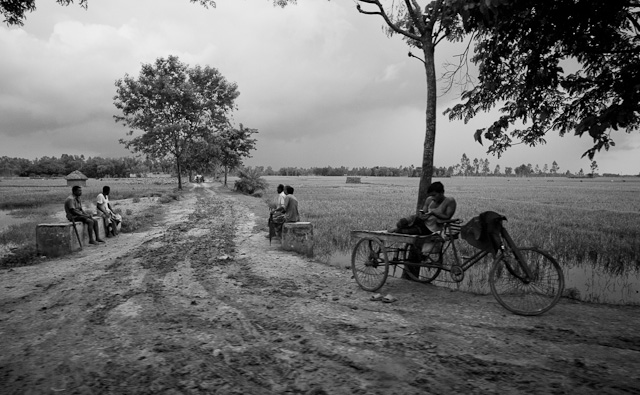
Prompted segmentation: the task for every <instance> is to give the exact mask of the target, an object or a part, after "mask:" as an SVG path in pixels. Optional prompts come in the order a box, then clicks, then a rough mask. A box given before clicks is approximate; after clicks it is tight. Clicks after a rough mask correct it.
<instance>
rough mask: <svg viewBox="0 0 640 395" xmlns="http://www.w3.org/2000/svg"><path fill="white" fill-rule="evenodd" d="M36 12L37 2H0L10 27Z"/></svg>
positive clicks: (67, 0)
mask: <svg viewBox="0 0 640 395" xmlns="http://www.w3.org/2000/svg"><path fill="white" fill-rule="evenodd" d="M189 1H190V2H191V3H199V4H201V5H203V6H204V7H214V8H215V6H216V2H215V1H212V0H189ZM56 3H58V4H60V5H65V6H67V5H69V4H72V3H73V0H56ZM78 4H79V5H80V7H82V8H85V9H86V8H87V7H88V6H89V1H88V0H79V1H78ZM35 10H36V0H2V1H0V15H2V16H3V17H4V20H3V22H4V23H6V24H7V25H9V26H12V25H18V26H22V25H24V20H25V19H26V14H27V13H28V12H33V11H35Z"/></svg>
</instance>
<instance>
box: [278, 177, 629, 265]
mask: <svg viewBox="0 0 640 395" xmlns="http://www.w3.org/2000/svg"><path fill="white" fill-rule="evenodd" d="M266 178H267V180H268V181H269V185H270V186H271V189H272V191H270V192H271V193H270V195H269V196H272V195H273V194H274V193H275V186H276V185H277V184H278V183H283V184H290V185H292V186H293V187H294V188H295V195H296V197H297V198H298V200H299V202H300V203H299V204H300V213H301V217H302V220H303V221H310V222H313V224H314V237H315V240H316V253H317V254H318V255H319V256H320V257H324V256H329V255H331V254H333V253H335V252H336V251H341V252H348V251H349V250H350V249H351V248H352V246H353V243H352V241H351V240H350V234H349V232H350V231H351V230H354V229H367V230H382V229H388V228H390V227H393V225H394V224H395V222H396V221H397V219H398V218H400V217H402V216H406V215H407V214H412V213H414V212H415V207H416V197H417V189H418V182H419V181H418V179H416V178H395V177H389V178H386V177H363V178H362V183H361V184H346V182H345V178H344V177H266ZM434 181H435V180H434ZM439 181H441V182H443V184H444V185H445V193H446V195H448V196H452V197H454V198H455V199H456V200H457V202H458V210H457V212H456V215H455V217H456V218H460V219H462V220H463V221H465V222H466V221H468V220H470V219H471V218H472V217H474V216H476V215H478V214H480V213H481V212H483V211H487V210H492V211H496V212H499V213H501V214H503V215H505V216H506V217H507V219H508V222H507V223H506V226H507V228H508V230H509V232H510V233H511V235H512V237H513V238H514V239H515V240H516V242H517V243H518V244H521V245H537V246H539V247H541V248H543V249H545V250H547V251H549V252H551V253H552V254H553V255H554V256H556V257H557V258H558V259H559V260H562V261H564V262H565V264H571V265H573V264H580V263H586V262H588V263H594V262H595V263H598V264H600V265H602V266H604V267H607V268H610V269H611V270H622V269H624V268H638V267H640V260H639V259H640V225H639V224H640V178H629V179H605V178H596V179H569V178H503V177H487V178H481V177H469V178H463V177H454V178H446V179H439Z"/></svg>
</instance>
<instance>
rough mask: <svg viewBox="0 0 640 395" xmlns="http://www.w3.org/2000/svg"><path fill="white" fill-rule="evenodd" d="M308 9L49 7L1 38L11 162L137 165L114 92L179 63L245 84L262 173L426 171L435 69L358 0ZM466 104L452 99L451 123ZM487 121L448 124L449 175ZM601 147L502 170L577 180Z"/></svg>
mask: <svg viewBox="0 0 640 395" xmlns="http://www.w3.org/2000/svg"><path fill="white" fill-rule="evenodd" d="M298 3H299V4H298V5H297V6H292V7H287V8H285V9H280V8H275V7H273V6H272V4H271V2H270V1H267V0H220V1H219V2H218V6H217V8H216V9H208V10H207V9H204V8H202V7H200V6H198V5H194V4H190V3H189V2H188V1H187V0H136V1H135V2H132V1H130V0H109V1H90V2H89V9H88V10H87V11H85V10H82V9H81V8H80V7H78V6H77V5H72V6H69V7H61V6H59V5H57V4H55V2H42V4H40V3H39V4H38V10H37V11H36V12H35V13H33V14H30V15H29V16H28V19H27V21H26V25H25V27H24V28H7V27H4V26H3V27H0V53H2V54H3V55H2V58H1V59H0V75H2V76H3V78H2V79H0V138H2V145H1V146H0V156H2V155H8V156H18V157H25V158H33V157H35V156H43V155H48V156H51V155H53V156H59V155H60V154H62V153H69V154H85V156H95V155H103V156H122V155H125V154H126V151H125V150H124V148H123V147H122V145H120V144H118V142H117V141H118V139H120V138H124V137H125V133H126V131H127V130H126V129H125V128H123V127H122V126H120V125H118V124H116V123H115V122H114V121H113V118H112V116H113V115H114V114H115V113H116V108H115V107H114V106H113V95H114V94H115V86H114V82H115V80H116V79H119V78H122V77H123V76H124V75H125V74H130V75H132V76H137V75H138V73H139V71H140V67H141V64H142V63H151V62H154V61H155V59H157V58H158V57H166V56H168V55H176V56H178V57H179V58H180V59H181V60H182V61H183V62H186V63H188V64H190V65H196V64H200V65H209V66H212V67H216V68H218V69H219V70H220V71H221V73H222V74H223V75H224V76H225V77H226V78H227V79H228V80H229V81H233V82H236V83H237V84H238V86H239V90H240V92H241V95H240V97H239V99H238V102H237V103H238V106H239V110H238V111H237V113H236V114H235V116H234V119H235V121H236V123H243V124H244V125H246V126H249V127H252V128H257V129H258V130H259V134H258V135H257V137H258V149H259V150H258V152H255V153H254V155H253V156H254V158H253V159H251V160H250V161H249V163H250V164H255V165H265V166H268V165H271V166H273V167H276V168H277V167H281V166H302V167H308V166H326V165H331V166H341V165H344V166H374V165H387V166H398V165H402V164H405V165H409V164H414V165H416V166H419V165H420V161H421V158H422V145H423V141H424V129H425V107H424V106H425V97H426V84H425V79H424V69H423V67H422V64H421V63H420V62H419V61H418V60H416V59H412V58H409V57H407V52H408V50H409V48H408V47H407V46H406V44H405V43H404V42H403V41H402V40H401V39H400V38H399V37H392V38H388V37H387V36H386V35H385V34H384V32H383V31H382V28H381V27H382V24H383V21H382V20H381V19H380V18H378V17H374V16H365V15H360V14H358V12H357V11H356V10H355V5H354V3H352V2H342V1H329V2H327V1H304V2H303V1H300V2H298ZM461 51H462V44H459V45H449V44H445V45H440V46H439V48H438V49H437V51H436V55H437V63H436V64H438V65H439V64H441V63H442V62H444V61H445V60H447V59H448V60H449V61H455V58H454V56H455V55H457V54H459V53H461ZM414 53H416V54H418V52H416V51H415V50H414ZM457 94H458V92H450V93H449V94H447V95H445V96H443V97H440V98H439V103H440V106H439V110H438V111H439V114H440V113H441V111H442V110H443V109H444V108H446V106H447V103H450V102H451V101H452V100H454V99H455V97H456V95H457ZM482 119H483V118H482V117H481V118H480V119H479V120H474V122H473V123H470V124H469V125H464V124H463V123H462V122H449V121H448V120H447V119H446V117H444V116H442V115H439V116H438V135H437V141H436V144H437V145H436V164H437V165H439V166H443V165H453V164H455V163H457V162H458V161H459V158H460V156H461V155H462V153H466V154H467V155H468V156H470V157H484V156H486V155H485V150H486V148H484V147H482V146H480V145H478V144H477V143H475V142H474V141H473V138H472V136H473V132H474V131H475V128H476V127H479V125H481V124H482V122H481V121H482ZM617 142H618V146H617V147H616V148H615V150H616V151H615V154H614V153H613V152H614V151H611V152H609V153H605V154H603V155H602V159H597V160H598V163H601V162H600V160H602V164H601V165H600V170H601V171H607V168H611V169H636V170H628V171H631V172H636V173H637V172H638V171H640V169H638V167H640V166H638V164H637V160H636V159H633V158H634V156H633V155H632V156H625V155H626V154H625V152H629V153H630V154H633V153H637V152H638V147H639V146H640V144H639V142H638V139H637V133H636V134H635V135H633V136H624V137H623V138H620V139H617ZM588 143H589V141H587V140H583V141H580V140H577V139H575V138H573V137H571V136H568V137H566V138H565V139H555V138H554V139H553V140H550V143H549V144H548V145H547V146H545V147H542V148H536V149H528V148H526V147H514V149H513V150H511V151H510V152H508V153H507V154H506V155H505V157H504V158H503V159H501V160H500V162H503V163H509V164H506V165H507V166H509V165H513V166H517V165H519V164H521V163H518V162H519V161H521V160H526V161H528V162H532V163H539V164H540V165H541V166H542V165H543V164H544V163H546V162H549V163H550V162H551V161H552V160H554V159H555V158H562V161H561V160H558V162H559V163H560V162H562V163H561V167H562V168H564V169H567V168H571V169H575V170H578V169H579V166H582V167H585V168H586V167H588V161H586V160H584V159H580V155H581V153H582V152H583V151H584V150H585V149H586V148H584V147H585V146H588ZM618 148H621V149H619V150H618ZM625 148H628V151H626V150H625ZM282 152H286V153H287V156H286V157H283V155H282ZM636 156H637V155H636ZM565 158H566V159H565ZM489 159H490V161H491V162H492V163H495V162H496V161H497V159H494V158H493V157H489ZM634 160H635V161H636V163H630V161H634ZM565 161H566V164H565V163H564V162H565ZM585 164H586V165H585ZM634 166H635V167H634ZM502 167H504V165H503V166H502ZM620 171H621V172H623V171H625V170H620Z"/></svg>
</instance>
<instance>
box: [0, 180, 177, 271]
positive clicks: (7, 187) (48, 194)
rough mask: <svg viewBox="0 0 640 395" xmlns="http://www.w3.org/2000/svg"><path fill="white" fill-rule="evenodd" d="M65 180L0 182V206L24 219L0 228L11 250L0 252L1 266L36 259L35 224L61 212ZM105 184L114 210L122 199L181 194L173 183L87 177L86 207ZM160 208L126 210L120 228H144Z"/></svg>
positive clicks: (167, 198)
mask: <svg viewBox="0 0 640 395" xmlns="http://www.w3.org/2000/svg"><path fill="white" fill-rule="evenodd" d="M64 183H65V181H64V180H56V179H47V180H32V179H15V178H14V179H9V180H6V179H5V181H4V182H3V183H1V184H0V197H1V200H0V209H5V210H12V215H14V216H18V217H23V218H26V221H25V222H22V223H20V224H17V225H10V226H9V227H8V228H6V229H5V230H3V231H0V247H4V250H9V251H10V253H9V254H0V268H7V267H16V266H25V265H30V264H33V263H34V262H35V261H36V256H37V255H36V247H35V230H36V226H37V225H38V224H40V223H46V222H50V214H51V213H53V212H58V211H60V209H61V206H62V204H63V202H64V200H65V199H66V197H67V196H69V195H70V193H71V188H70V187H67V186H66V185H64ZM107 184H108V185H110V186H111V195H110V197H111V200H112V201H113V202H114V211H115V212H117V213H121V212H122V209H121V208H119V207H117V201H118V200H121V199H129V198H132V199H133V202H136V201H137V202H140V198H142V197H158V202H159V203H168V202H171V201H175V200H179V198H180V196H181V192H179V191H176V190H175V189H174V187H175V185H176V183H172V182H171V183H167V182H158V181H152V182H148V183H144V182H142V181H140V180H139V179H134V180H133V182H131V181H129V180H126V179H122V180H114V179H110V180H108V181H100V180H89V181H88V183H87V186H86V187H83V188H82V189H83V197H84V199H83V201H84V206H85V208H89V209H91V207H90V202H91V201H93V198H94V197H95V196H97V195H98V193H100V192H102V186H103V185H107ZM89 197H90V198H89ZM51 202H56V203H53V204H52V203H51ZM93 211H95V210H93ZM159 211H161V210H159V209H158V208H157V207H151V208H149V209H148V210H144V211H141V212H137V213H136V214H135V215H134V214H133V212H132V211H131V210H129V209H128V210H126V214H127V215H126V221H124V222H123V223H122V229H121V231H122V232H123V233H131V232H136V231H139V230H143V229H145V228H146V227H148V226H149V225H150V224H152V223H153V222H156V221H157V218H156V215H157V213H158V212H159ZM0 252H1V250H0ZM3 255H4V256H3Z"/></svg>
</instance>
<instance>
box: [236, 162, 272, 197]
mask: <svg viewBox="0 0 640 395" xmlns="http://www.w3.org/2000/svg"><path fill="white" fill-rule="evenodd" d="M261 176H262V173H261V172H260V171H259V170H257V169H254V168H251V167H249V168H244V169H240V170H238V177H239V178H240V179H239V180H236V182H235V185H234V188H235V190H236V191H238V192H242V193H246V194H248V195H254V194H255V193H256V192H259V191H263V190H265V189H267V187H268V185H269V184H268V183H267V181H266V180H265V179H264V178H262V177H261Z"/></svg>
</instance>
